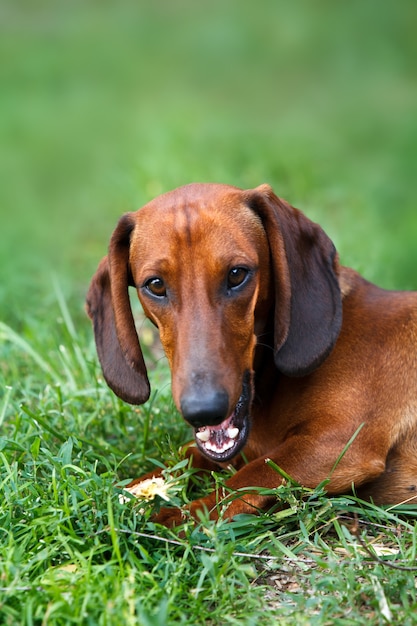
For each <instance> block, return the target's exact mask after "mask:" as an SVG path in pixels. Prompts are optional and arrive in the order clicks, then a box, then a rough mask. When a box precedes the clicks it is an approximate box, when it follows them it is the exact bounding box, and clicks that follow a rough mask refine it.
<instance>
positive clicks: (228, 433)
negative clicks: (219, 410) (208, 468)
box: [194, 375, 251, 463]
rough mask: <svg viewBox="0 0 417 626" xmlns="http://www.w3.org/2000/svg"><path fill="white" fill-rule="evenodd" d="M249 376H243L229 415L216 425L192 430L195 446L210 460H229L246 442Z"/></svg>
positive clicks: (248, 418) (248, 421) (247, 433)
mask: <svg viewBox="0 0 417 626" xmlns="http://www.w3.org/2000/svg"><path fill="white" fill-rule="evenodd" d="M249 378H250V377H249V375H248V376H245V380H244V382H243V388H242V394H241V396H240V398H239V400H238V401H237V404H236V406H235V409H234V411H233V413H232V414H231V415H229V417H227V418H226V419H225V420H224V421H223V422H221V423H220V424H217V425H216V426H202V427H200V428H196V429H195V431H194V436H195V441H196V444H197V447H198V448H199V450H200V451H201V452H202V453H203V454H204V455H205V456H206V457H207V458H209V459H210V460H211V461H215V462H217V463H224V462H225V461H230V460H231V459H233V457H235V456H236V455H237V454H238V453H239V452H240V451H241V450H242V448H243V447H244V445H245V444H246V441H247V439H248V436H249V429H250V405H251V388H250V381H249Z"/></svg>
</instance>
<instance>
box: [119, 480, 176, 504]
mask: <svg viewBox="0 0 417 626" xmlns="http://www.w3.org/2000/svg"><path fill="white" fill-rule="evenodd" d="M123 491H127V492H128V493H130V494H131V495H132V496H135V498H138V500H146V501H149V500H153V499H154V498H155V496H159V497H160V498H162V499H163V500H166V501H167V502H168V501H169V496H168V483H166V482H165V480H164V479H163V478H162V477H161V476H153V477H152V478H147V479H146V480H142V481H141V482H140V483H136V484H135V485H132V487H124V488H123ZM119 500H120V502H121V503H122V504H124V503H125V502H128V500H129V498H127V497H126V496H124V495H123V494H122V493H121V494H120V496H119Z"/></svg>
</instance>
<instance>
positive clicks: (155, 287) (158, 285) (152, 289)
mask: <svg viewBox="0 0 417 626" xmlns="http://www.w3.org/2000/svg"><path fill="white" fill-rule="evenodd" d="M144 287H145V289H146V290H147V291H149V293H151V294H152V295H153V296H157V297H158V298H164V297H165V296H166V295H167V290H166V287H165V283H164V281H163V280H162V278H157V277H155V278H150V279H149V280H147V281H146V283H145V284H144Z"/></svg>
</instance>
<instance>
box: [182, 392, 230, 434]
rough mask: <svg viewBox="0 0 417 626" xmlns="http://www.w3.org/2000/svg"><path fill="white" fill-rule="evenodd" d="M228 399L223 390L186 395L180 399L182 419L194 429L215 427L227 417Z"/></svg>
mask: <svg viewBox="0 0 417 626" xmlns="http://www.w3.org/2000/svg"><path fill="white" fill-rule="evenodd" d="M228 408H229V397H228V395H227V393H226V392H225V391H223V390H219V389H213V390H206V391H202V392H200V393H197V392H192V393H186V394H184V395H183V397H182V398H181V412H182V414H183V416H184V419H186V420H187V422H188V423H189V424H191V426H193V427H194V428H199V427H201V426H216V425H217V424H220V423H221V422H223V420H225V419H226V417H227V411H228Z"/></svg>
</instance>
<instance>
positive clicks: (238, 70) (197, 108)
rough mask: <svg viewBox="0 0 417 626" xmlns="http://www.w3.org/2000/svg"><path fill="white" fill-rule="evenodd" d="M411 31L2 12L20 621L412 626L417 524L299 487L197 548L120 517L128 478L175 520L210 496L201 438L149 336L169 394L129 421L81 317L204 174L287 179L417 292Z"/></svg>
mask: <svg viewBox="0 0 417 626" xmlns="http://www.w3.org/2000/svg"><path fill="white" fill-rule="evenodd" d="M415 13H416V9H415V6H414V3H413V2H412V1H410V2H408V1H404V0H403V1H401V2H398V3H395V4H394V3H393V4H391V3H385V4H384V6H382V5H381V3H379V2H376V0H366V1H365V2H364V1H363V0H360V1H359V0H353V1H352V2H349V3H336V2H329V1H327V0H324V1H323V2H319V3H314V4H312V3H309V2H306V1H304V2H300V3H293V4H292V5H291V6H290V5H289V4H288V3H282V2H276V1H272V0H264V1H263V2H262V3H261V5H260V6H259V7H258V5H257V8H256V11H255V9H254V8H253V5H252V3H249V2H246V1H239V2H238V1H237V0H231V1H230V2H229V3H224V2H220V0H212V1H211V2H210V3H205V2H202V3H193V2H190V1H189V0H181V1H180V2H178V3H169V2H167V1H161V2H158V3H147V2H144V3H140V4H138V3H133V2H131V1H130V0H123V1H121V2H120V3H107V2H103V3H98V2H95V0H88V1H87V2H81V1H80V2H78V1H75V2H72V3H64V2H52V0H42V1H41V2H39V3H36V6H35V5H34V4H33V3H31V2H21V3H13V2H10V3H8V2H6V3H3V5H2V6H1V8H0V16H1V20H0V29H1V32H0V34H1V36H0V51H1V55H2V58H3V59H5V62H4V63H2V67H1V69H0V82H1V85H0V145H1V146H2V151H1V153H0V166H1V169H2V173H3V177H2V178H3V180H2V185H1V187H0V207H1V208H0V211H1V216H2V220H1V221H2V235H1V237H2V243H1V247H0V307H1V308H0V355H1V356H0V482H1V494H2V498H1V500H0V534H1V545H0V623H4V624H10V625H13V626H14V625H15V624H20V625H25V626H26V625H27V626H29V625H36V626H38V625H43V624H45V625H54V626H55V625H60V624H65V625H66V624H94V625H97V624H98V625H111V626H113V625H115V626H118V625H119V624H120V625H122V624H123V625H125V624H140V625H143V626H148V625H152V626H157V625H158V624H161V625H162V624H163V625H166V624H177V623H178V624H190V625H195V624H213V625H215V624H222V625H223V624H245V625H250V624H257V625H258V624H267V625H270V624H276V623H280V624H284V625H285V624H318V625H323V624H332V625H333V624H343V625H348V624H355V625H356V624H365V623H366V624H369V623H372V624H386V623H394V624H402V625H408V624H416V623H417V618H416V613H417V611H416V609H417V597H416V596H417V591H416V585H415V574H416V571H415V569H414V568H415V563H416V550H417V536H416V525H415V518H416V509H415V507H414V508H413V507H412V506H405V505H404V506H401V507H394V508H390V509H382V508H378V507H373V506H370V505H365V504H363V503H361V502H359V501H357V500H355V499H354V498H333V499H328V498H326V496H325V494H323V492H322V490H321V489H317V490H316V491H313V492H310V491H302V490H300V488H299V487H298V486H297V485H291V484H289V485H287V486H286V487H282V488H280V489H279V490H278V494H277V495H278V496H279V500H280V501H282V502H283V503H284V504H285V507H284V508H283V509H282V510H276V511H271V512H269V513H268V514H263V515H261V516H259V517H252V516H246V517H245V516H243V517H240V518H238V519H236V520H234V521H233V522H232V523H223V522H219V523H218V524H213V523H208V522H207V523H205V524H203V525H201V526H196V527H195V526H192V525H188V526H187V527H186V528H185V532H184V535H183V536H178V535H177V534H176V533H174V532H171V531H168V530H165V529H163V528H160V527H157V526H155V525H153V524H152V522H151V521H150V513H151V509H152V504H148V505H146V506H145V510H144V511H141V510H140V506H142V505H140V506H139V505H137V504H135V502H134V501H130V502H127V503H124V504H123V503H121V502H120V501H119V493H118V491H117V489H116V488H115V484H116V483H120V482H122V481H124V480H127V479H128V478H129V477H134V476H137V475H139V474H140V473H142V472H144V471H146V470H148V469H150V468H151V467H152V466H153V464H158V463H161V461H162V460H163V459H167V458H169V459H171V463H172V466H171V469H170V472H171V473H174V474H176V475H177V474H179V475H180V477H179V478H178V482H177V483H176V491H174V492H173V496H172V497H173V499H174V502H179V501H181V502H182V501H185V500H186V499H187V498H188V497H190V490H189V489H190V488H191V490H192V491H193V492H194V493H201V494H203V493H204V492H205V490H206V489H207V484H206V483H205V482H204V481H200V482H197V480H196V477H195V476H193V475H192V472H191V471H190V470H189V469H188V468H187V467H184V463H183V461H182V459H181V458H180V457H179V455H178V452H177V450H178V447H179V446H180V444H181V443H183V442H184V441H186V440H187V436H188V432H187V428H186V426H185V424H184V423H183V421H182V419H181V418H180V417H179V416H178V414H177V413H176V411H175V409H174V406H173V403H172V399H171V396H170V385H169V372H168V371H167V366H166V362H165V360H164V359H163V358H161V356H160V353H159V352H158V351H157V349H156V347H155V345H154V344H153V335H152V333H151V332H150V329H149V327H147V326H146V325H144V326H143V328H142V335H143V338H144V340H145V342H146V343H147V354H146V359H147V362H148V364H149V366H150V370H151V372H150V375H151V380H152V390H153V391H152V396H151V400H150V401H149V403H147V404H146V405H145V406H144V407H139V408H132V407H129V406H127V405H125V404H123V403H122V402H121V401H119V400H118V399H117V398H115V397H114V395H113V394H112V393H111V392H110V390H109V389H108V388H107V387H106V385H105V384H104V382H103V380H102V378H101V375H100V371H99V368H98V364H97V358H96V354H95V348H94V345H93V340H92V332H91V328H90V324H89V321H88V320H87V319H86V316H85V314H84V311H83V302H84V295H85V292H86V289H87V286H88V281H89V279H90V277H91V275H92V273H93V272H94V270H95V267H96V265H97V262H98V260H99V258H100V257H101V256H102V254H104V251H105V248H106V245H107V242H108V238H109V235H110V233H111V231H112V229H113V227H114V224H115V223H116V220H117V218H118V217H119V215H120V214H121V213H122V212H124V211H126V210H131V209H134V208H136V207H138V206H140V205H141V204H143V203H144V202H145V201H147V200H148V199H150V198H152V197H153V196H154V195H156V194H158V193H160V192H162V191H165V190H168V189H170V188H173V187H175V186H177V185H180V184H183V183H187V182H191V181H198V180H200V181H211V180H212V181H219V182H228V183H232V184H236V185H240V186H242V187H251V186H255V185H257V184H260V183H261V182H269V183H271V184H272V185H273V187H274V188H275V189H276V191H277V192H278V193H279V194H280V195H282V196H283V197H286V198H288V200H289V201H290V202H291V203H293V204H294V205H296V206H299V207H300V208H302V209H303V210H304V211H305V212H306V213H307V214H308V215H309V216H310V217H312V218H313V219H315V220H317V221H319V222H320V223H321V224H323V226H324V227H325V229H326V230H327V232H328V233H329V234H330V235H331V237H332V238H333V239H334V241H335V242H336V244H337V247H338V249H339V251H340V254H341V257H342V261H343V262H344V263H346V264H348V265H352V266H354V267H356V268H357V269H359V270H360V271H362V272H363V273H364V275H365V276H366V277H367V278H369V279H371V280H375V281H376V282H378V283H379V284H381V285H382V286H385V287H389V288H416V287H417V279H416V273H415V267H416V263H417V248H416V246H415V238H416V235H417V217H416V216H417V213H416V211H415V162H416V155H417V121H416V116H415V107H416V102H417V88H416V84H415V77H414V60H415V55H416V41H415V28H414V23H415V16H416V15H415ZM216 480H218V481H221V480H222V477H221V476H218V477H217V478H216ZM187 488H188V491H187ZM155 506H158V502H156V503H155Z"/></svg>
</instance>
